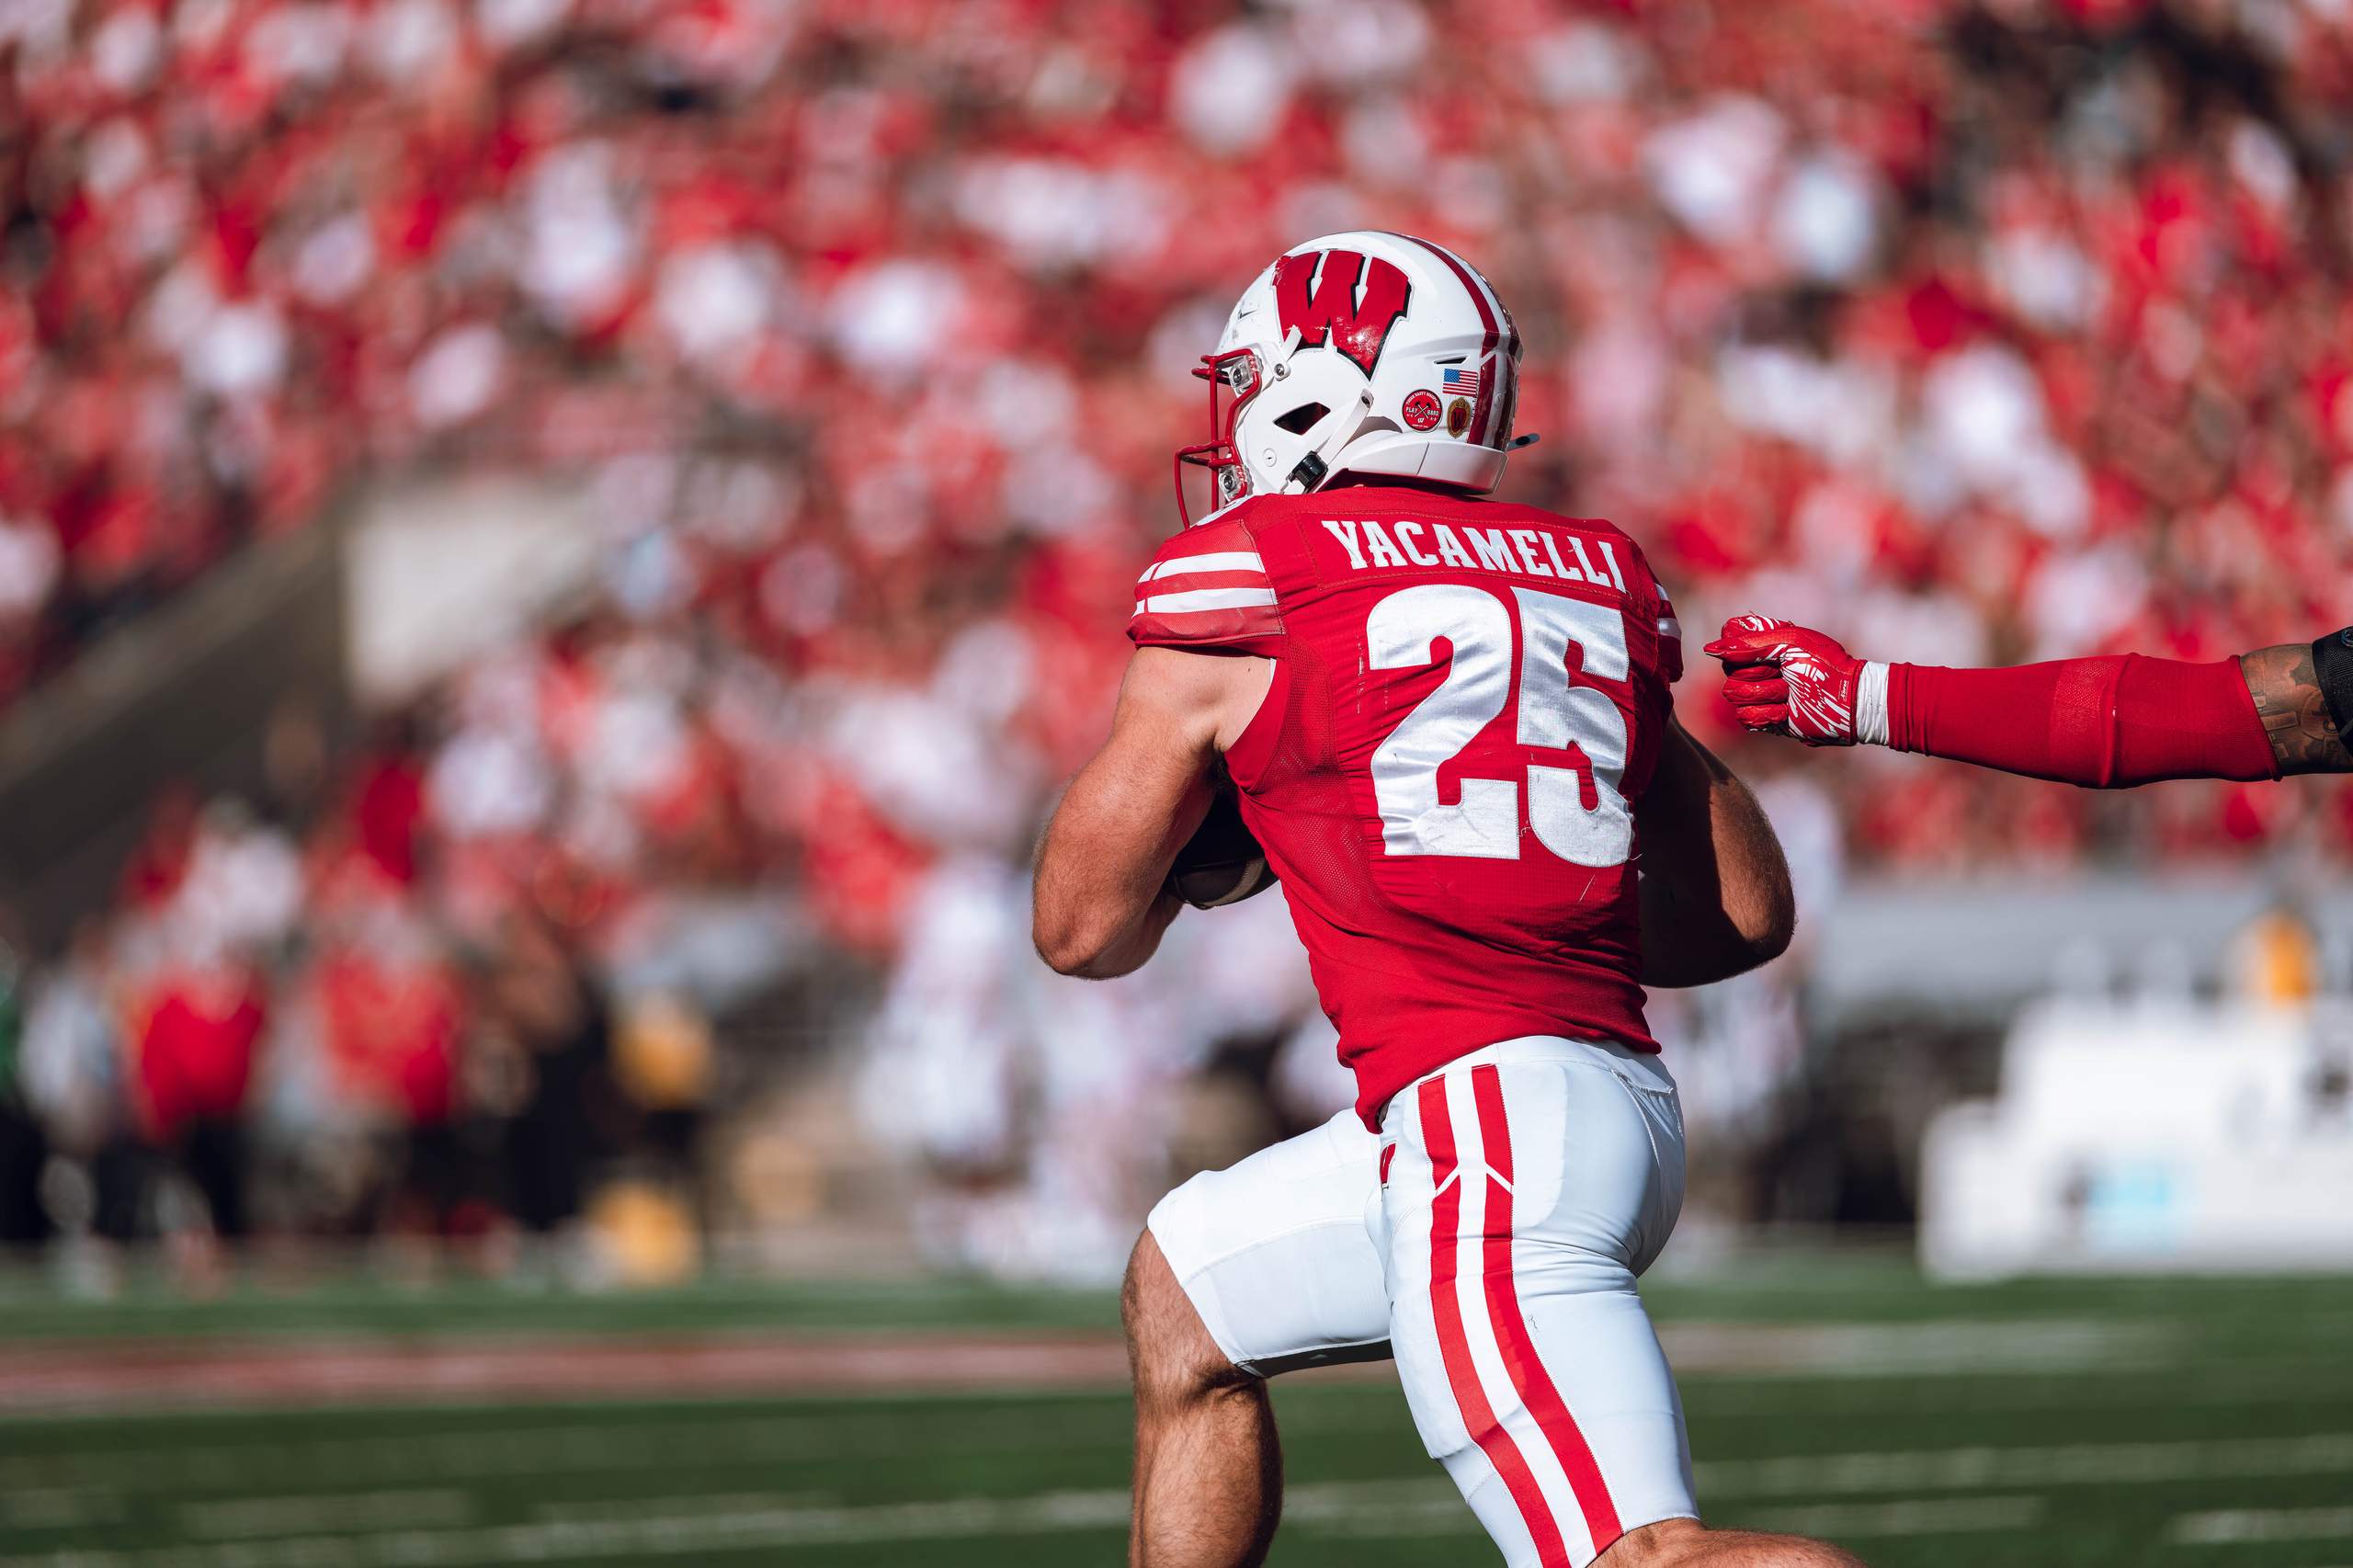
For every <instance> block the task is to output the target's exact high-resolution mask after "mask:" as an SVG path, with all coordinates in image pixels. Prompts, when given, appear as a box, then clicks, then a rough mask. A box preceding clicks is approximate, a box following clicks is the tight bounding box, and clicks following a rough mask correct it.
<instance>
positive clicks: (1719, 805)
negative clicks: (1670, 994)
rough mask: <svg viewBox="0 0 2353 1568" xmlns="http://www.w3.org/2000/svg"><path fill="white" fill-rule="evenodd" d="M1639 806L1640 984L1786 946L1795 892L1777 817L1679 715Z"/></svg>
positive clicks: (1677, 979) (1676, 980) (1692, 980)
mask: <svg viewBox="0 0 2353 1568" xmlns="http://www.w3.org/2000/svg"><path fill="white" fill-rule="evenodd" d="M1636 815H1637V819H1638V821H1639V822H1640V823H1641V824H1642V844H1643V860H1642V873H1643V881H1642V900H1643V984H1645V985H1665V986H1678V985H1708V984H1711V983H1714V982H1716V981H1719V980H1727V979H1730V978H1731V977H1732V976H1733V975H1735V974H1741V973H1744V972H1745V971H1749V970H1752V969H1755V968H1756V966H1757V965H1759V964H1761V963H1765V962H1768V961H1769V960H1773V959H1776V958H1778V957H1779V956H1780V955H1781V954H1782V953H1783V952H1784V951H1786V950H1787V949H1788V948H1789V945H1790V936H1791V935H1792V934H1793V933H1794V932H1795V931H1796V928H1797V899H1796V896H1795V895H1794V894H1793V893H1792V892H1790V868H1789V862H1788V861H1787V860H1786V859H1784V858H1782V855H1781V842H1780V840H1779V838H1778V837H1777V836H1775V835H1774V833H1773V824H1771V823H1770V822H1768V820H1766V816H1765V811H1764V808H1763V807H1761V806H1759V805H1758V804H1757V803H1756V796H1755V795H1754V794H1752V793H1750V791H1749V789H1748V786H1747V785H1745V784H1744V783H1742V782H1741V781H1740V778H1739V777H1738V776H1737V775H1735V774H1734V773H1733V770H1732V769H1731V768H1729V767H1725V766H1724V765H1723V763H1722V761H1721V760H1720V759H1719V758H1718V757H1717V756H1715V754H1713V753H1712V752H1711V751H1709V750H1708V748H1707V747H1706V746H1703V745H1701V744H1699V742H1698V741H1697V740H1694V739H1693V738H1692V736H1691V734H1690V733H1689V732H1688V731H1687V730H1685V729H1684V728H1683V726H1682V725H1681V724H1679V723H1677V724H1674V725H1672V726H1671V727H1670V728H1669V729H1668V731H1667V734H1666V737H1665V742H1664V743H1663V744H1662V746H1661V749H1660V753H1659V765H1658V773H1657V775H1656V776H1655V777H1654V778H1653V779H1652V780H1651V787H1650V790H1649V792H1648V793H1647V794H1645V795H1644V796H1643V801H1642V805H1641V807H1640V809H1639V811H1638V812H1637V813H1636Z"/></svg>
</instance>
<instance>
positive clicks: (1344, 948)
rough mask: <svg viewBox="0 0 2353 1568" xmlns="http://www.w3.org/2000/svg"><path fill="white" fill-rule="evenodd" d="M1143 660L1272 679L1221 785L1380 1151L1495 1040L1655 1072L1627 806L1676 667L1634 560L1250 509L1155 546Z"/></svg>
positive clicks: (1475, 516) (1339, 494)
mask: <svg viewBox="0 0 2353 1568" xmlns="http://www.w3.org/2000/svg"><path fill="white" fill-rule="evenodd" d="M1128 634H1129V635H1130V636H1131V637H1132V638H1133V639H1134V640H1135V641H1136V642H1137V643H1139V644H1155V645H1162V646H1167V647H1174V648H1197V649H1216V648H1224V649H1234V650H1238V651H1241V652H1245V653H1263V654H1266V655H1267V656H1268V657H1270V658H1272V659H1274V660H1275V661H1276V664H1275V672H1274V681H1273V685H1272V687H1271V688H1270V689H1269V690H1268V692H1267V698H1266V700H1265V702H1264V704H1263V705H1262V706H1261V707H1260V709H1259V710H1258V712H1257V715H1256V717H1255V718H1254V719H1253V720H1252V721H1251V722H1250V724H1249V726H1248V728H1247V729H1245V731H1244V733H1242V735H1241V736H1240V737H1239V738H1238V739H1237V740H1236V741H1235V743H1234V745H1233V749H1232V750H1231V751H1230V752H1228V753H1227V754H1226V763H1227V766H1228V767H1229V768H1230V769H1231V770H1232V772H1233V779H1234V783H1235V784H1236V785H1237V786H1238V787H1239V790H1240V792H1241V804H1242V815H1243V820H1244V821H1245V822H1246V823H1247V824H1249V827H1250V830H1251V832H1253V833H1254V834H1256V835H1257V838H1258V842H1259V844H1260V845H1262V846H1264V847H1265V849H1266V851H1267V860H1268V862H1269V863H1270V864H1271V865H1272V866H1273V868H1274V869H1275V870H1276V871H1277V872H1278V873H1279V875H1280V876H1281V878H1282V885H1283V891H1284V893H1285V895H1286V896H1287V897H1288V899H1289V900H1290V911H1291V918H1292V920H1293V921H1294V922H1295V923H1296V924H1297V926H1298V927H1299V935H1300V939H1301V940H1302V942H1304V943H1305V944H1306V947H1307V957H1308V963H1309V966H1310V969H1311V970H1312V971H1313V975H1314V979H1315V988H1316V993H1317V994H1318V995H1319V996H1320V997H1321V999H1322V1001H1323V1004H1324V1011H1325V1012H1326V1013H1328V1014H1329V1015H1331V1018H1332V1022H1333V1023H1334V1024H1335V1025H1336V1027H1337V1028H1338V1029H1339V1031H1340V1058H1341V1060H1342V1061H1343V1062H1347V1065H1348V1066H1349V1067H1350V1068H1351V1069H1353V1070H1354V1071H1355V1073H1356V1075H1357V1088H1358V1099H1357V1108H1358V1112H1359V1113H1360V1114H1362V1115H1363V1117H1364V1119H1365V1121H1366V1123H1367V1124H1368V1125H1377V1123H1378V1119H1379V1117H1380V1114H1381V1107H1382V1106H1383V1105H1384V1104H1386V1103H1387V1102H1388V1100H1389V1097H1390V1096H1392V1095H1393V1094H1395V1093H1396V1092H1397V1091H1398V1090H1399V1089H1401V1088H1404V1086H1405V1085H1408V1084H1410V1083H1412V1082H1413V1081H1414V1080H1415V1079H1416V1078H1419V1077H1421V1076H1422V1075H1423V1074H1427V1073H1431V1072H1434V1071H1436V1070H1437V1069H1438V1068H1439V1067H1442V1066H1444V1065H1445V1064H1446V1063H1447V1062H1451V1061H1453V1060H1454V1059H1455V1058H1457V1057H1459V1056H1462V1055H1464V1054H1466V1053H1468V1052H1470V1051H1476V1050H1478V1049H1479V1048H1480V1047H1482V1046H1484V1045H1492V1044H1494V1043H1495V1041H1497V1040H1509V1039H1512V1038H1514V1037H1516V1036H1519V1035H1529V1034H1559V1035H1568V1036H1573V1037H1580V1038H1586V1039H1596V1038H1599V1039H1608V1040H1621V1041H1623V1042H1624V1043H1626V1044H1628V1045H1631V1046H1634V1047H1636V1048H1638V1049H1641V1050H1644V1051H1655V1050H1656V1049H1658V1047H1657V1044H1656V1042H1655V1041H1654V1040H1652V1039H1651V1037H1650V1031H1649V1029H1648V1028H1647V1026H1646V1025H1645V1024H1644V1023H1643V990H1642V984H1641V981H1640V979H1639V976H1640V974H1641V971H1642V930H1641V914H1640V906H1639V903H1638V900H1637V897H1636V883H1635V870H1634V862H1635V858H1636V856H1637V854H1638V852H1639V846H1638V844H1637V843H1636V838H1635V831H1634V816H1633V802H1634V801H1638V800H1640V799H1641V798H1642V794H1643V790H1644V789H1645V788H1647V787H1648V785H1649V783H1650V779H1651V775H1652V772H1653V770H1654V767H1656V764H1657V757H1658V745H1659V739H1660V737H1661V735H1662V734H1663V733H1665V727H1666V722H1667V715H1668V710H1669V707H1670V703H1671V700H1672V699H1671V698H1670V695H1669V693H1668V690H1667V687H1668V686H1669V684H1670V683H1671V682H1673V681H1674V680H1676V679H1677V677H1678V676H1680V675H1681V674H1682V645H1681V641H1680V633H1679V631H1678V629H1677V626H1676V623H1675V612H1674V610H1673V609H1672V608H1670V607H1669V605H1668V603H1667V599H1666V596H1665V594H1664V593H1662V592H1661V591H1660V589H1659V586H1658V584H1657V582H1656V581H1655V580H1654V578H1653V577H1652V576H1651V573H1650V566H1649V563H1648V562H1645V561H1644V560H1643V553H1642V551H1640V550H1638V549H1636V548H1635V546H1634V542H1633V540H1630V539H1628V538H1627V537H1626V535H1625V534H1623V533H1621V532H1620V531H1619V529H1618V528H1615V527H1614V526H1612V525H1610V524H1608V523H1605V522H1599V521H1595V520H1591V519H1579V518H1569V517H1555V516H1553V515H1552V513H1549V512H1543V511H1539V510H1537V509H1535V508H1533V507H1529V506H1506V505H1503V504H1500V503H1496V502H1491V501H1479V500H1473V499H1471V498H1468V497H1455V496H1450V495H1445V494H1433V493H1431V492H1427V491H1422V490H1413V489H1405V488H1402V487H1388V486H1384V487H1378V488H1376V487H1369V486H1368V487H1356V486H1349V487H1346V488H1342V489H1338V490H1331V491H1324V492H1322V493H1319V494H1308V495H1263V496H1254V497H1252V498H1250V499H1248V500H1245V501H1243V502H1240V503H1238V504H1236V505H1235V506H1233V507H1231V508H1229V509H1228V510H1226V511H1224V512H1222V513H1221V514H1219V515H1218V516H1216V517H1212V518H1211V519H1210V520H1209V521H1207V522H1204V523H1202V524H1200V525H1199V526H1198V527H1195V528H1188V529H1186V530H1185V531H1184V532H1182V533H1180V534H1178V535H1177V536H1176V538H1174V539H1171V540H1169V541H1168V542H1167V543H1166V544H1165V545H1163V546H1162V547H1161V550H1160V553H1159V554H1158V555H1157V556H1156V557H1155V558H1154V561H1153V563H1152V565H1151V567H1150V568H1149V569H1148V570H1147V571H1146V572H1145V573H1144V574H1143V576H1142V578H1141V579H1140V580H1139V581H1138V583H1137V585H1136V611H1135V617H1134V619H1132V620H1131V621H1130V622H1129V629H1128Z"/></svg>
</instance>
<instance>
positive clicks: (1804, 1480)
mask: <svg viewBox="0 0 2353 1568" xmlns="http://www.w3.org/2000/svg"><path fill="white" fill-rule="evenodd" d="M2339 1472H2342V1473H2344V1474H2346V1475H2347V1476H2353V1432H2320V1433H2314V1434H2313V1435H2312V1436H2309V1437H2222V1438H2215V1439H2212V1440H2210V1441H2191V1442H2177V1443H2064V1444H2058V1445H2054V1446H2052V1447H2048V1448H2021V1449H2013V1448H1988V1447H1979V1448H1967V1449H1915V1450H1911V1451H1904V1450H1900V1449H1899V1450H1896V1451H1893V1452H1890V1451H1886V1450H1880V1451H1876V1452H1869V1453H1853V1454H1813V1455H1802V1456H1793V1457H1790V1458H1787V1459H1769V1460H1703V1461H1701V1462H1700V1463H1699V1464H1698V1465H1696V1466H1695V1467H1694V1474H1695V1476H1696V1478H1697V1480H1698V1483H1699V1495H1700V1496H1702V1497H1705V1498H1717V1497H1784V1496H1788V1497H1805V1496H1824V1495H1836V1494H1840V1493H1872V1492H1916V1491H1921V1490H1924V1489H1925V1490H1929V1491H1956V1492H1958V1491H1969V1490H1973V1489H1975V1488H1978V1487H1995V1486H2037V1487H2047V1486H2089V1485H2111V1484H2116V1483H2128V1484H2129V1483H2155V1482H2164V1481H2192V1480H2196V1479H2198V1478H2200V1477H2201V1476H2232V1475H2335V1474H2337V1473H2339Z"/></svg>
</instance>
